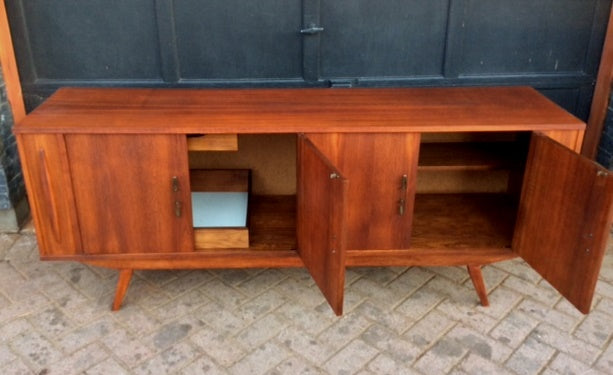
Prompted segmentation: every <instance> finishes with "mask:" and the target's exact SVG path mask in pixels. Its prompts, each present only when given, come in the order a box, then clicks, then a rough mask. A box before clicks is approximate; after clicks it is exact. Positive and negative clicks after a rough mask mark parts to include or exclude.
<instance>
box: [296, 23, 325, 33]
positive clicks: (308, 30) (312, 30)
mask: <svg viewBox="0 0 613 375" xmlns="http://www.w3.org/2000/svg"><path fill="white" fill-rule="evenodd" d="M322 31H324V28H323V27H321V26H317V25H315V24H310V25H309V27H307V28H306V29H302V30H300V34H304V35H314V34H318V33H320V32H322Z"/></svg>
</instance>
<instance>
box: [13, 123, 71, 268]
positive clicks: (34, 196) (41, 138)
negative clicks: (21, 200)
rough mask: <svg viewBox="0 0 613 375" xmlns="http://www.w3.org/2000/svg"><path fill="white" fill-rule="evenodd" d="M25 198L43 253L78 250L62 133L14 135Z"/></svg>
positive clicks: (66, 252) (51, 253) (69, 253)
mask: <svg viewBox="0 0 613 375" xmlns="http://www.w3.org/2000/svg"><path fill="white" fill-rule="evenodd" d="M17 146H18V149H19V157H20V158H21V164H22V168H23V174H24V177H25V183H26V188H27V190H28V200H29V202H30V207H31V212H32V218H33V219H34V225H35V227H36V236H37V238H38V248H39V251H40V255H41V256H42V257H54V256H70V255H77V254H80V253H81V238H80V235H79V226H78V221H77V215H76V211H75V207H74V192H73V190H72V183H71V178H70V169H69V167H68V158H67V155H66V145H65V142H64V138H63V136H62V135H61V134H22V135H18V136H17Z"/></svg>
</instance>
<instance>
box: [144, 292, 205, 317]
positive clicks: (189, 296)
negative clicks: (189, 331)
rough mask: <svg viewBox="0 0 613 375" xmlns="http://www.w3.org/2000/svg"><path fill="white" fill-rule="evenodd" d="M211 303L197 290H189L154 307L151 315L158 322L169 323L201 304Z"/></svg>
mask: <svg viewBox="0 0 613 375" xmlns="http://www.w3.org/2000/svg"><path fill="white" fill-rule="evenodd" d="M206 303H211V299H210V298H209V297H207V296H205V295H204V294H203V293H201V292H200V291H199V290H191V291H189V292H187V293H184V294H182V295H180V296H179V297H177V298H174V299H171V300H169V301H168V302H166V303H165V304H163V305H161V306H158V307H155V308H154V309H152V310H151V314H152V315H153V316H154V317H155V318H156V319H157V320H159V321H160V322H169V321H171V320H175V319H177V318H178V317H182V316H184V315H187V314H190V313H192V312H193V311H194V310H196V309H197V308H198V307H200V306H201V305H203V304H206Z"/></svg>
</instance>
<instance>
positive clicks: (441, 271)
mask: <svg viewBox="0 0 613 375" xmlns="http://www.w3.org/2000/svg"><path fill="white" fill-rule="evenodd" d="M427 269H428V270H429V271H431V272H434V273H436V274H437V275H440V276H443V277H445V278H447V279H449V280H451V281H453V282H455V283H459V284H462V283H463V282H464V281H466V280H467V279H469V278H470V275H469V274H468V270H467V269H466V267H427Z"/></svg>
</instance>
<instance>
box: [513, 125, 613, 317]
mask: <svg viewBox="0 0 613 375" xmlns="http://www.w3.org/2000/svg"><path fill="white" fill-rule="evenodd" d="M612 200H613V175H610V174H609V172H608V171H607V170H606V169H604V168H602V167H600V166H599V165H597V164H596V163H594V162H592V161H591V160H588V159H586V158H584V157H582V156H580V155H578V154H576V153H575V152H572V151H571V150H569V149H568V148H566V147H564V146H562V145H561V144H559V143H557V142H555V141H553V140H551V139H549V138H548V137H546V136H545V135H542V134H534V135H533V136H532V141H531V145H530V152H529V155H528V162H527V165H526V173H525V176H524V184H523V188H522V197H521V201H520V208H519V212H518V217H517V224H516V229H515V236H514V239H513V249H514V251H515V252H517V253H518V254H519V255H520V256H521V257H522V258H523V259H524V260H526V262H528V263H529V264H530V265H531V266H532V267H533V268H534V269H535V270H537V271H538V272H539V273H540V274H541V276H543V278H545V279H546V280H547V281H549V282H550V283H551V284H552V285H553V286H554V287H555V288H556V289H557V290H558V291H559V292H560V293H562V295H563V296H564V297H566V298H567V299H568V300H569V301H570V302H571V303H572V304H573V305H575V306H576V307H577V308H578V309H579V310H580V311H581V312H583V313H587V312H589V309H590V306H591V302H592V297H593V295H594V289H595V287H596V281H597V280H598V273H599V271H600V266H601V264H602V259H603V257H604V252H605V248H606V247H605V245H606V241H607V238H608V236H609V228H610V224H611V214H612V210H611V205H612Z"/></svg>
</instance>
